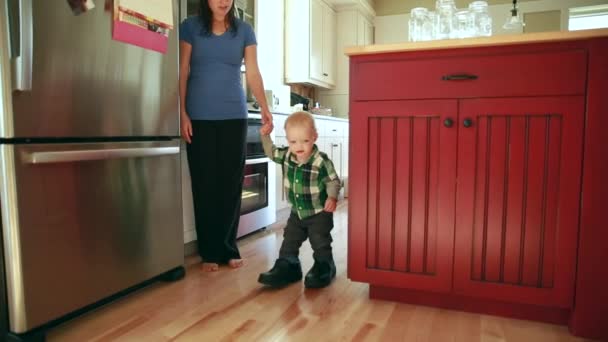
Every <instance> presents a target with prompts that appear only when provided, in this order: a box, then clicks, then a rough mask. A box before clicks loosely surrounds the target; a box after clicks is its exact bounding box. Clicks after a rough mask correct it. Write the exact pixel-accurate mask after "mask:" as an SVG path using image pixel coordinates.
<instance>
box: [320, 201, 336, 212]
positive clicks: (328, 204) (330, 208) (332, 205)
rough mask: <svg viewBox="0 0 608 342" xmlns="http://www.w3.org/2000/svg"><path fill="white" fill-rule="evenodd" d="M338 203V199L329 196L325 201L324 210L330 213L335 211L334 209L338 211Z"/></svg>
mask: <svg viewBox="0 0 608 342" xmlns="http://www.w3.org/2000/svg"><path fill="white" fill-rule="evenodd" d="M337 203H338V200H337V199H335V198H331V197H328V198H327V200H326V201H325V207H324V208H323V210H325V211H327V212H328V213H333V212H334V211H336V204H337Z"/></svg>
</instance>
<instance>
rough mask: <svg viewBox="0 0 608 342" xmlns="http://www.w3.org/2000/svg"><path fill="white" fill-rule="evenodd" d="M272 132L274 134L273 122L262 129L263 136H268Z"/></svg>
mask: <svg viewBox="0 0 608 342" xmlns="http://www.w3.org/2000/svg"><path fill="white" fill-rule="evenodd" d="M270 132H272V122H266V123H265V124H263V125H262V127H260V134H261V135H268V134H270Z"/></svg>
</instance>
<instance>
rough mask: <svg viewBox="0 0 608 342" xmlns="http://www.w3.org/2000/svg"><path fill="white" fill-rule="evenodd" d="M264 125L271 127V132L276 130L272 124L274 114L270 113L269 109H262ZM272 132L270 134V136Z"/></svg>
mask: <svg viewBox="0 0 608 342" xmlns="http://www.w3.org/2000/svg"><path fill="white" fill-rule="evenodd" d="M261 114H262V124H264V125H266V124H269V125H270V132H272V129H273V128H274V125H273V124H272V113H270V111H269V110H268V109H262V112H261ZM270 132H268V134H270Z"/></svg>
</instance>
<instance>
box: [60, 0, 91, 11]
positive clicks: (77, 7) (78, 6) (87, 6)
mask: <svg viewBox="0 0 608 342" xmlns="http://www.w3.org/2000/svg"><path fill="white" fill-rule="evenodd" d="M67 1H68V5H70V8H71V9H72V13H74V15H80V14H82V13H84V12H87V11H90V10H92V9H93V8H95V3H94V2H93V0H67Z"/></svg>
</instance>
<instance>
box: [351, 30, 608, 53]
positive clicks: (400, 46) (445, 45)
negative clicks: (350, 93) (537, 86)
mask: <svg viewBox="0 0 608 342" xmlns="http://www.w3.org/2000/svg"><path fill="white" fill-rule="evenodd" d="M606 36H608V29H595V30H580V31H557V32H539V33H524V34H512V35H498V36H492V37H478V38H465V39H448V40H434V41H428V42H414V43H411V42H410V43H395V44H377V45H367V46H352V47H347V48H345V49H344V53H345V54H346V55H348V56H353V55H366V54H376V53H391V52H404V51H415V50H434V49H456V48H469V47H483V46H500V45H513V44H532V43H543V42H556V41H565V40H580V39H586V38H594V37H606Z"/></svg>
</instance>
